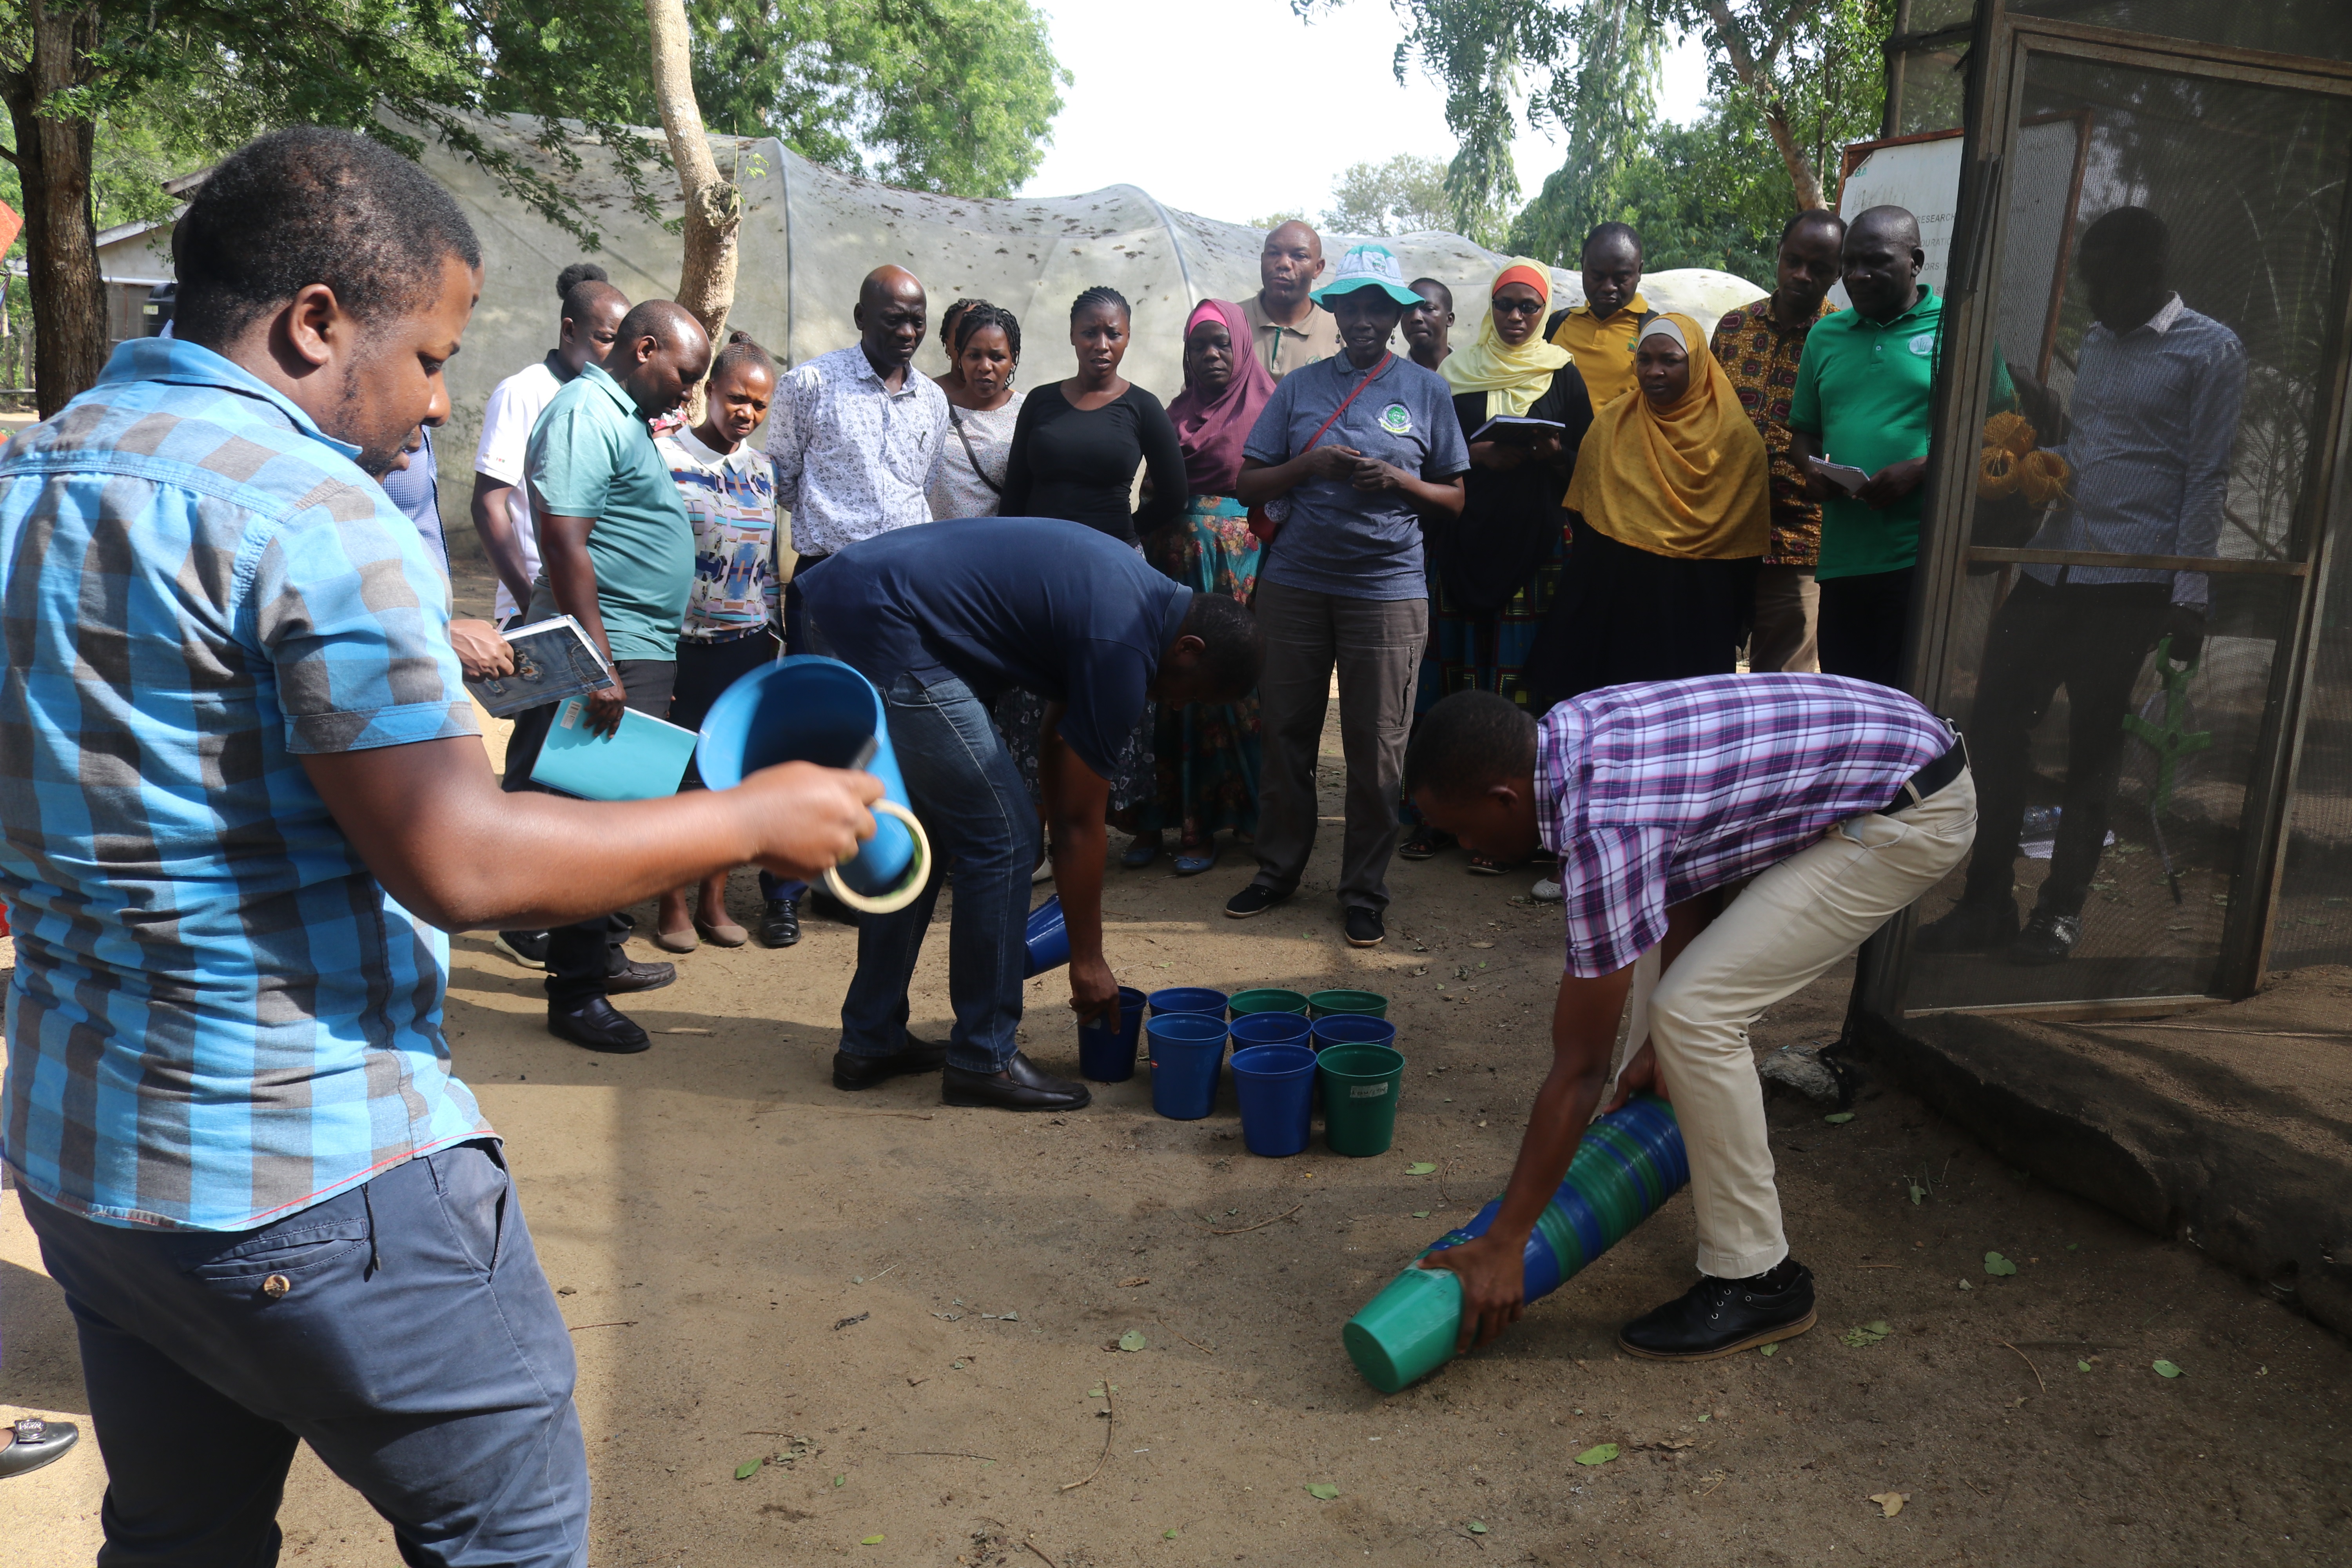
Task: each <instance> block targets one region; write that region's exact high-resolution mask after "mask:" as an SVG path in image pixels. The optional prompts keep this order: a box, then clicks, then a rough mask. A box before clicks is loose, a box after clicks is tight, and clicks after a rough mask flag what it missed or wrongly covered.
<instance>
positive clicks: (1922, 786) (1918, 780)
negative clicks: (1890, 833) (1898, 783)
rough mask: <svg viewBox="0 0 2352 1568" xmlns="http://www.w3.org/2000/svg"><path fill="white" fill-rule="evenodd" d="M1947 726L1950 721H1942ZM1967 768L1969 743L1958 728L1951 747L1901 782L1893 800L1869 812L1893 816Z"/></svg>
mask: <svg viewBox="0 0 2352 1568" xmlns="http://www.w3.org/2000/svg"><path fill="white" fill-rule="evenodd" d="M1945 722H1946V724H1947V725H1949V724H1950V721H1949V720H1947V721H1945ZM1968 771H1969V743H1968V742H1967V741H1966V740H1965V739H1963V738H1962V737H1961V735H1960V732H1959V731H1958V730H1953V731H1952V744H1951V749H1950V750H1948V751H1947V752H1945V753H1944V754H1943V755H1942V756H1940V757H1937V759H1936V760H1935V761H1934V762H1932V763H1928V764H1927V766H1926V767H1924V768H1921V769H1920V770H1919V771H1918V772H1917V773H1913V774H1912V775H1911V776H1910V777H1909V778H1907V779H1906V780H1905V781H1904V782H1903V787H1902V789H1901V790H1900V791H1898V792H1897V793H1896V794H1895V798H1894V799H1893V800H1891V801H1888V802H1887V803H1886V804H1885V805H1882V806H1880V807H1879V808H1878V809H1877V810H1876V811H1875V812H1874V813H1872V815H1873V816H1895V814H1896V813H1897V812H1904V811H1908V810H1910V809H1911V808H1912V807H1913V806H1915V805H1918V804H1919V803H1920V802H1921V801H1924V800H1926V799H1927V797H1928V796H1929V795H1934V794H1935V793H1936V792H1937V790H1939V789H1942V788H1943V787H1944V786H1945V785H1946V784H1950V783H1951V782H1952V781H1953V780H1954V779H1956V778H1958V777H1959V776H1960V775H1961V774H1962V773H1966V772H1968Z"/></svg>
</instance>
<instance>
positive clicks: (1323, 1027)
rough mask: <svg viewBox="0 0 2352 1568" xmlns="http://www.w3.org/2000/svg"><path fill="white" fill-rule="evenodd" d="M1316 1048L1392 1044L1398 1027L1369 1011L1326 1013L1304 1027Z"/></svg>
mask: <svg viewBox="0 0 2352 1568" xmlns="http://www.w3.org/2000/svg"><path fill="white" fill-rule="evenodd" d="M1307 1032H1308V1033H1309V1034H1311V1035H1312V1036H1313V1037H1314V1039H1315V1048H1316V1049H1317V1050H1318V1051H1324V1050H1328V1049H1329V1048H1330V1047H1333V1046H1393V1045H1395V1044H1396V1034H1397V1026H1395V1025H1394V1024H1391V1023H1390V1022H1389V1021H1388V1020H1387V1019H1386V1018H1375V1017H1373V1016H1371V1015H1370V1014H1369V1013H1326V1014H1324V1015H1323V1016H1321V1017H1320V1018H1318V1019H1316V1020H1315V1022H1313V1023H1312V1024H1309V1025H1308V1026H1307Z"/></svg>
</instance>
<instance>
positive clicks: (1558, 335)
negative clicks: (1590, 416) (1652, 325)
mask: <svg viewBox="0 0 2352 1568" xmlns="http://www.w3.org/2000/svg"><path fill="white" fill-rule="evenodd" d="M1650 313H1651V311H1650V305H1649V301H1648V300H1644V299H1643V298H1642V296H1641V292H1640V291H1639V290H1638V289H1637V290H1635V292H1634V294H1633V298H1632V299H1631V300H1626V301H1625V302H1624V303H1623V304H1622V305H1620V306H1618V307H1617V311H1616V314H1614V315H1612V316H1611V317H1610V318H1609V319H1608V320H1607V321H1602V320H1601V319H1600V318H1599V317H1596V316H1595V315H1593V313H1592V310H1591V307H1590V306H1586V305H1579V306H1577V307H1576V308H1575V309H1574V310H1570V311H1569V313H1568V318H1567V320H1565V321H1561V322H1560V324H1559V331H1556V332H1554V333H1552V335H1551V341H1552V342H1555V343H1557V344H1559V346H1560V347H1561V348H1564V349H1566V350H1567V351H1568V352H1569V354H1570V357H1572V358H1573V359H1574V360H1575V361H1576V372H1577V374H1579V375H1581V376H1582V377H1584V390H1585V392H1586V393H1587V394H1589V395H1591V398H1592V409H1593V412H1594V413H1596V414H1597V413H1599V412H1600V411H1601V409H1603V408H1605V407H1607V406H1608V405H1610V404H1612V403H1614V402H1615V401H1616V400H1617V399H1618V398H1620V397H1622V396H1623V395H1625V394H1627V393H1629V392H1631V391H1633V344H1634V334H1635V333H1637V332H1639V331H1641V330H1642V318H1643V317H1644V316H1646V315H1649V314H1650Z"/></svg>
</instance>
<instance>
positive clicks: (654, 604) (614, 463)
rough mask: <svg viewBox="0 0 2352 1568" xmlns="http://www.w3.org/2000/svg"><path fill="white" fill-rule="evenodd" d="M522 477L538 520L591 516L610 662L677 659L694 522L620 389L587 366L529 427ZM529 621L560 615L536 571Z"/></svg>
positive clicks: (592, 556)
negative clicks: (531, 493)
mask: <svg viewBox="0 0 2352 1568" xmlns="http://www.w3.org/2000/svg"><path fill="white" fill-rule="evenodd" d="M523 472H524V474H525V476H526V477H527V478H528V479H529V480H530V487H531V489H533V490H534V491H536V492H537V499H536V500H534V501H533V502H532V505H534V506H535V507H537V508H538V509H539V510H540V513H541V516H546V515H548V514H553V515H555V516H558V517H593V518H594V519H595V520H596V526H595V527H593V528H592V529H590V530H589V531H588V559H589V561H590V562H591V563H593V565H594V566H595V568H596V609H597V612H598V613H599V614H601V615H602V616H604V640H605V641H606V642H607V643H609V644H610V645H611V647H612V649H613V657H614V658H650V659H674V658H677V628H678V622H679V620H680V619H681V618H682V617H683V616H685V614H686V596H687V593H688V590H689V589H690V588H692V587H693V585H694V525H693V524H692V523H691V522H689V521H687V516H686V507H685V504H684V503H683V502H681V501H680V500H678V496H677V481H676V480H674V479H671V478H670V474H669V463H668V461H667V459H665V458H663V457H662V455H661V448H660V447H656V446H655V445H654V437H653V433H652V432H651V431H650V430H648V429H646V421H645V416H643V415H641V414H639V413H638V412H637V405H635V404H634V403H632V402H630V401H629V395H628V394H627V393H625V392H624V391H622V390H621V384H620V383H619V382H617V381H614V379H613V378H612V377H611V376H610V375H608V374H605V373H604V367H603V366H601V365H593V364H592V365H590V366H589V367H588V368H587V369H585V370H583V371H582V372H581V373H580V374H578V375H576V376H574V377H572V380H570V381H569V382H567V383H565V384H564V386H563V390H562V391H561V392H558V393H557V394H556V395H555V397H554V400H553V401H551V403H549V404H548V405H547V408H546V411H545V412H543V413H542V414H541V415H540V416H539V423H537V424H536V425H533V426H531V427H530V447H529V449H528V450H527V451H526V453H525V455H524V458H523ZM526 613H527V614H528V616H529V617H530V619H532V620H539V619H541V618H542V617H544V616H551V615H555V614H558V613H559V612H558V611H557V609H556V607H555V596H554V595H553V594H552V593H551V592H550V591H549V589H548V585H547V574H546V572H545V571H544V569H542V570H541V573H540V577H539V582H538V583H537V584H535V585H534V586H533V588H532V590H531V595H530V610H529V611H528V612H526Z"/></svg>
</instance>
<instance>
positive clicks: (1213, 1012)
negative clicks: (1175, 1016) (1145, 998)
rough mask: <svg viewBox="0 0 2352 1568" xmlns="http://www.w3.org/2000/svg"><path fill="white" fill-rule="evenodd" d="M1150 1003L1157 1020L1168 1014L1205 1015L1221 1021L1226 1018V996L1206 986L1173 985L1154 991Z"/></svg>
mask: <svg viewBox="0 0 2352 1568" xmlns="http://www.w3.org/2000/svg"><path fill="white" fill-rule="evenodd" d="M1150 1003H1151V1016H1153V1017H1155V1018H1157V1017H1160V1016H1162V1015H1164V1014H1168V1013H1205V1014H1207V1015H1208V1016H1211V1017H1213V1018H1217V1019H1220V1020H1222V1019H1223V1017H1224V1016H1225V994H1224V993H1223V992H1222V991H1212V990H1210V989H1209V988H1208V987H1207V986H1205V985H1171V986H1170V987H1168V988H1167V989H1166V990H1164V991H1154V992H1153V993H1152V994H1151V995H1150Z"/></svg>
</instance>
